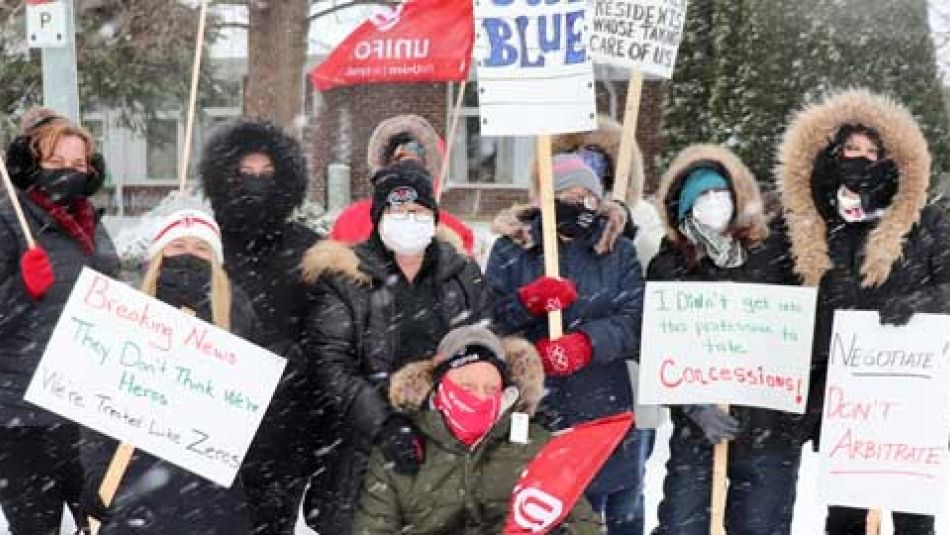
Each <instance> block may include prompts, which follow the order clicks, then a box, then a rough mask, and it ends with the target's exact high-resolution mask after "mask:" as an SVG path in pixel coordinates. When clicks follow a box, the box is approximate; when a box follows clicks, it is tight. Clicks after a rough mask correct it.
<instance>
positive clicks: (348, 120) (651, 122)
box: [305, 80, 664, 220]
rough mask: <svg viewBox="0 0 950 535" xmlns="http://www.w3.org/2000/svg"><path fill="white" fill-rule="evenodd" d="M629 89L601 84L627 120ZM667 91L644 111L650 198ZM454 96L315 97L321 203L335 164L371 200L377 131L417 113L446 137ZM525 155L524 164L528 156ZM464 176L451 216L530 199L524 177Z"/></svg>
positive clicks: (433, 90)
mask: <svg viewBox="0 0 950 535" xmlns="http://www.w3.org/2000/svg"><path fill="white" fill-rule="evenodd" d="M453 85H455V84H453ZM470 85H474V84H470ZM626 85H627V84H626V81H625V80H624V81H616V80H607V81H598V82H597V101H598V104H597V106H598V111H599V112H600V113H606V114H611V115H614V116H615V117H616V118H617V119H618V120H622V117H620V116H619V115H622V113H623V108H624V102H625V98H626ZM456 87H457V85H456ZM663 91H664V88H663V84H662V83H661V82H647V83H646V84H645V85H644V88H643V93H642V100H641V105H640V116H639V123H638V128H637V140H638V143H639V144H640V148H641V150H642V151H643V154H644V163H645V167H646V175H647V176H646V185H645V191H646V192H647V193H650V192H652V191H654V190H655V188H656V184H657V181H658V173H659V170H658V169H657V168H656V159H657V158H656V156H657V155H658V154H659V153H660V151H661V150H662V148H663V146H662V138H661V136H660V135H659V132H660V122H661V119H662V104H663ZM453 95H454V93H452V89H450V88H449V86H448V85H447V84H444V83H430V84H409V85H372V86H357V87H343V88H337V89H333V90H331V91H328V92H326V93H322V94H318V95H315V96H314V98H312V99H311V101H312V102H315V104H314V105H313V110H312V113H311V120H310V121H309V126H308V127H307V129H306V132H305V143H306V146H308V147H309V148H310V155H309V156H310V165H311V176H312V177H313V178H312V180H313V189H312V196H313V198H314V199H316V200H317V201H319V202H322V201H323V200H324V199H325V198H326V193H327V192H326V187H327V179H326V175H327V166H328V165H329V164H331V163H343V164H346V165H348V166H349V167H350V191H351V194H352V197H353V198H354V199H355V198H361V197H366V196H367V195H368V194H369V189H370V185H369V181H368V176H367V175H368V170H367V166H366V143H367V141H368V139H369V137H370V135H371V134H372V132H373V130H374V128H375V127H376V125H377V124H378V123H379V122H380V121H382V120H383V119H386V118H387V117H391V116H393V115H398V114H403V113H414V114H417V115H421V116H423V117H425V118H426V119H427V120H428V121H429V122H430V123H432V125H433V127H435V128H436V130H437V131H438V132H440V133H443V135H444V133H445V132H446V130H447V127H448V124H449V115H450V113H451V108H452V106H453V103H454V97H453ZM466 98H467V96H466ZM461 129H462V128H461V127H460V130H461ZM456 147H458V145H456ZM456 152H458V150H456ZM521 157H522V159H524V153H523V151H522V156H521ZM531 159H532V160H533V154H531ZM453 160H454V158H453ZM459 174H462V175H464V174H465V173H464V172H463V173H457V172H455V173H450V183H449V184H448V185H447V187H446V188H445V190H444V194H443V198H442V203H443V206H444V207H445V208H446V209H447V210H449V211H451V212H453V213H456V214H458V215H460V216H462V217H464V218H467V219H473V220H488V219H490V218H491V217H492V216H493V215H494V214H495V213H497V212H498V211H499V210H501V209H502V208H506V207H508V206H510V205H511V204H512V203H514V202H523V201H526V200H527V199H528V196H529V187H528V182H527V177H521V176H519V177H517V178H516V179H515V180H513V181H511V182H510V183H492V182H470V181H469V177H465V176H462V177H459V176H458V175H459ZM521 174H523V173H521ZM482 178H484V177H482Z"/></svg>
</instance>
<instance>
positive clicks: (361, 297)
mask: <svg viewBox="0 0 950 535" xmlns="http://www.w3.org/2000/svg"><path fill="white" fill-rule="evenodd" d="M374 184H375V188H374V193H373V200H372V203H373V207H372V221H373V225H374V229H373V234H372V236H371V237H370V239H368V240H366V241H364V242H362V243H360V244H358V245H348V244H345V243H341V242H337V241H333V240H325V241H321V242H319V243H317V244H316V245H315V246H314V247H313V248H311V249H310V251H308V252H307V255H306V257H305V258H304V261H303V277H304V281H305V282H306V284H308V285H309V286H310V287H311V291H313V293H314V295H315V306H314V308H313V309H312V310H311V312H310V314H309V316H308V320H307V330H308V333H307V340H308V343H307V346H306V347H305V349H306V355H307V358H308V359H309V360H310V373H311V374H312V376H313V377H314V379H315V380H316V381H317V383H318V384H319V385H320V387H321V389H322V390H323V391H324V392H325V395H326V396H328V397H329V398H330V401H331V405H332V408H333V412H334V416H335V418H336V420H335V421H334V431H333V432H334V434H335V435H336V436H338V437H339V442H338V443H337V444H336V445H335V446H334V447H333V448H330V449H328V450H327V451H326V452H325V453H326V454H325V459H326V462H325V467H326V469H325V470H323V471H322V472H321V474H320V475H319V477H316V478H314V480H313V483H312V485H311V490H310V492H309V494H308V499H307V504H306V511H307V523H308V524H309V525H310V526H311V527H313V528H314V529H315V530H317V531H318V532H319V533H348V532H349V530H350V529H351V527H350V526H351V523H352V517H353V513H354V510H355V505H356V501H357V499H358V496H359V489H360V484H361V482H362V478H363V473H364V471H365V469H366V460H367V458H368V455H369V449H370V446H372V445H373V444H376V445H380V446H381V447H383V451H384V452H385V453H386V455H387V459H389V461H390V462H392V463H394V464H395V465H396V466H397V467H398V470H399V471H400V472H402V473H411V472H413V471H415V470H418V463H419V459H418V458H417V457H416V456H415V454H414V450H413V448H412V442H413V440H414V437H415V436H416V435H417V432H416V431H415V430H414V429H413V428H412V425H411V424H410V423H408V422H406V419H405V418H404V417H402V415H400V414H399V413H396V412H395V411H393V409H392V407H391V406H390V404H389V402H388V400H387V398H386V395H385V394H386V387H387V383H388V381H389V378H390V376H391V374H392V373H393V372H395V371H396V370H398V369H400V368H402V367H403V366H405V365H406V364H408V363H409V362H411V361H413V360H415V359H420V358H429V357H431V356H432V355H433V354H434V353H435V350H436V347H437V346H438V344H439V341H440V340H441V339H442V337H443V336H445V333H447V332H448V331H449V330H451V329H452V328H454V327H457V326H459V325H465V324H469V323H473V322H477V321H479V320H481V319H482V318H483V317H484V316H485V315H487V314H488V312H489V311H488V304H487V299H488V292H486V291H485V285H484V282H483V280H482V274H481V270H480V269H479V267H478V265H477V264H476V263H475V262H474V261H473V260H472V259H470V258H468V257H467V256H465V255H464V254H462V253H461V252H460V251H459V250H458V249H456V248H455V247H454V246H453V245H451V244H450V243H448V242H447V241H445V240H443V239H442V237H441V236H442V232H441V231H439V230H438V228H439V227H438V225H437V224H438V221H439V217H440V216H439V211H438V203H437V202H436V200H435V196H434V193H433V190H432V179H431V177H430V176H429V174H428V172H427V171H426V169H425V168H423V167H421V166H420V165H419V164H418V163H416V162H412V161H404V162H399V163H397V164H394V165H392V166H389V167H386V168H384V169H382V170H380V171H379V172H378V173H377V174H376V176H374ZM419 237H423V238H428V239H425V240H422V241H420V240H418V238H419ZM410 264H412V265H411V266H410ZM413 267H414V268H415V269H413Z"/></svg>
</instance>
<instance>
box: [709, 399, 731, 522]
mask: <svg viewBox="0 0 950 535" xmlns="http://www.w3.org/2000/svg"><path fill="white" fill-rule="evenodd" d="M719 408H720V409H722V410H723V411H724V412H725V413H726V414H728V413H729V406H728V405H720V406H719ZM728 469H729V442H728V441H722V442H720V443H719V444H716V445H715V446H714V447H713V480H712V497H711V500H710V513H709V533H710V535H725V534H726V492H727V486H726V485H727V484H726V474H727V472H728Z"/></svg>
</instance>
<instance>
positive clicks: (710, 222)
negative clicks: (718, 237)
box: [693, 191, 735, 232]
mask: <svg viewBox="0 0 950 535" xmlns="http://www.w3.org/2000/svg"><path fill="white" fill-rule="evenodd" d="M734 213H735V208H734V207H733V204H732V194H731V193H729V192H728V191H707V192H706V193H703V194H702V195H700V196H699V198H698V199H696V203H695V204H694V205H693V219H695V220H696V221H697V222H699V223H702V224H703V225H706V226H707V227H709V228H711V229H713V230H715V231H716V232H722V231H724V230H726V228H727V227H728V226H729V223H730V222H731V221H732V216H733V214H734Z"/></svg>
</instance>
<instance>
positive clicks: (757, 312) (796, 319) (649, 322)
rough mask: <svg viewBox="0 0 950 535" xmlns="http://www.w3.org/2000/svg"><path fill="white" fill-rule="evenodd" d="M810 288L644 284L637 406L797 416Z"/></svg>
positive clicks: (810, 322)
mask: <svg viewBox="0 0 950 535" xmlns="http://www.w3.org/2000/svg"><path fill="white" fill-rule="evenodd" d="M815 298H816V292H815V289H814V288H802V287H795V286H776V285H769V284H736V283H728V282H725V283H723V282H720V283H712V282H648V283H647V286H646V295H645V298H644V304H643V334H642V337H641V347H640V391H641V397H640V400H639V401H640V403H644V404H649V405H681V404H693V403H718V404H729V405H747V406H752V407H762V408H769V409H775V410H781V411H786V412H794V413H799V414H801V413H803V412H804V411H805V405H806V402H807V400H808V380H809V370H810V364H811V351H812V336H813V331H814V323H815Z"/></svg>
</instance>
